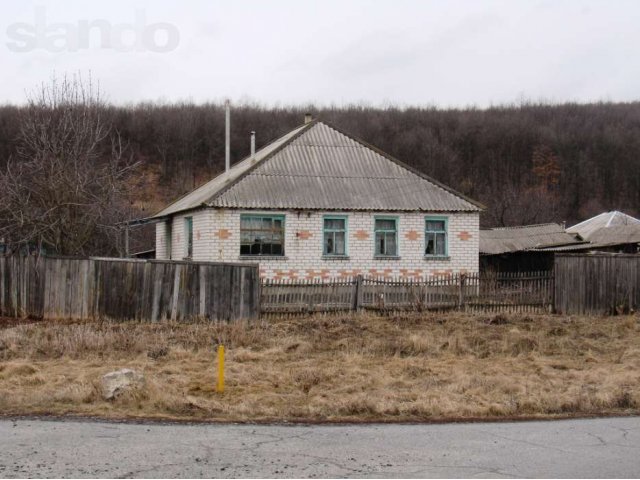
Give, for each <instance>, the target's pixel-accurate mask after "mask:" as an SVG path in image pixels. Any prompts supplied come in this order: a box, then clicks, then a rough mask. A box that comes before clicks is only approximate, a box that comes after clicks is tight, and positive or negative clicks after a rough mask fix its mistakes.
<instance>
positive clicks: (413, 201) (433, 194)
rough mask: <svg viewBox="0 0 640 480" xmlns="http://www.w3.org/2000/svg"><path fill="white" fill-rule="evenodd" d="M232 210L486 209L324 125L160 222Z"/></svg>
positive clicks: (288, 138) (287, 139) (217, 182)
mask: <svg viewBox="0 0 640 480" xmlns="http://www.w3.org/2000/svg"><path fill="white" fill-rule="evenodd" d="M202 205H207V206H211V207H227V208H260V209H293V208H295V209H322V210H389V211H393V210H397V211H411V210H420V211H433V212H435V211H442V212H445V211H449V212H453V211H467V212H477V211H480V210H481V209H482V205H480V204H478V203H477V202H474V201H473V200H470V199H467V198H466V197H464V196H463V195H461V194H459V193H457V192H455V191H453V190H452V189H450V188H448V187H446V186H444V185H442V184H440V183H439V182H437V181H435V180H433V179H431V178H429V177H427V176H425V175H423V174H421V173H420V172H417V171H415V170H414V169H412V168H410V167H408V166H406V165H404V164H402V163H401V162H399V161H398V160H396V159H394V158H392V157H390V156H388V155H386V154H384V153H383V152H380V151H378V150H377V149H375V147H371V146H369V145H367V144H366V143H364V142H362V141H360V140H357V139H355V138H353V137H351V136H349V135H347V134H345V133H343V132H341V131H339V130H338V129H337V128H335V127H332V126H329V125H327V124H325V123H323V122H317V121H315V122H312V123H310V124H307V125H304V126H302V127H300V128H298V129H296V130H294V131H292V132H290V133H289V134H287V135H285V136H284V137H282V138H281V139H279V140H277V141H276V142H274V143H272V144H270V145H269V146H267V147H265V148H264V149H262V150H260V151H259V152H257V153H256V159H255V160H251V159H246V160H243V161H242V162H240V163H239V164H238V165H236V166H234V167H233V168H232V169H231V171H230V172H229V174H222V175H220V176H218V177H216V178H215V179H213V180H212V181H211V182H209V183H207V184H205V185H203V186H202V187H200V188H198V189H197V190H195V191H193V192H191V193H190V194H188V195H187V196H185V197H183V198H182V199H180V200H178V201H177V202H175V203H173V204H172V205H170V206H169V207H167V208H165V209H164V210H163V211H161V212H159V213H158V214H157V215H155V217H161V216H166V215H170V214H172V213H176V212H178V211H182V210H186V209H191V208H196V207H198V206H202Z"/></svg>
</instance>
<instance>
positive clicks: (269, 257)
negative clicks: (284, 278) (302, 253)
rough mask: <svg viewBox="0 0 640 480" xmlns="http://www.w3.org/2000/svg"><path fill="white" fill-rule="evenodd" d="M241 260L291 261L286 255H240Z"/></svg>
mask: <svg viewBox="0 0 640 480" xmlns="http://www.w3.org/2000/svg"><path fill="white" fill-rule="evenodd" d="M238 259H239V260H253V261H259V260H289V257H285V256H284V255H240V256H239V257H238Z"/></svg>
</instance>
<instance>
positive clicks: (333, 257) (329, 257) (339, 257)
mask: <svg viewBox="0 0 640 480" xmlns="http://www.w3.org/2000/svg"><path fill="white" fill-rule="evenodd" d="M322 260H338V261H340V260H351V257H349V256H348V255H323V256H322Z"/></svg>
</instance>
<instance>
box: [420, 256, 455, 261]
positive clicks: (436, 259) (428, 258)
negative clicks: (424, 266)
mask: <svg viewBox="0 0 640 480" xmlns="http://www.w3.org/2000/svg"><path fill="white" fill-rule="evenodd" d="M424 259H425V260H427V261H432V262H448V261H450V260H451V257H449V256H446V257H442V256H437V255H425V256H424Z"/></svg>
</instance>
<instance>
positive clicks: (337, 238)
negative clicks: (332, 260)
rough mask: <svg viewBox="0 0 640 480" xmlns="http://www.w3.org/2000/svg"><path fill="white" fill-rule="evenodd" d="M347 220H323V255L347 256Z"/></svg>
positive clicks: (333, 218) (332, 218)
mask: <svg viewBox="0 0 640 480" xmlns="http://www.w3.org/2000/svg"><path fill="white" fill-rule="evenodd" d="M346 239H347V219H346V217H345V218H336V217H331V218H325V219H324V233H323V251H322V253H323V255H336V256H340V255H342V256H344V255H346V254H347V245H346Z"/></svg>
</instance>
